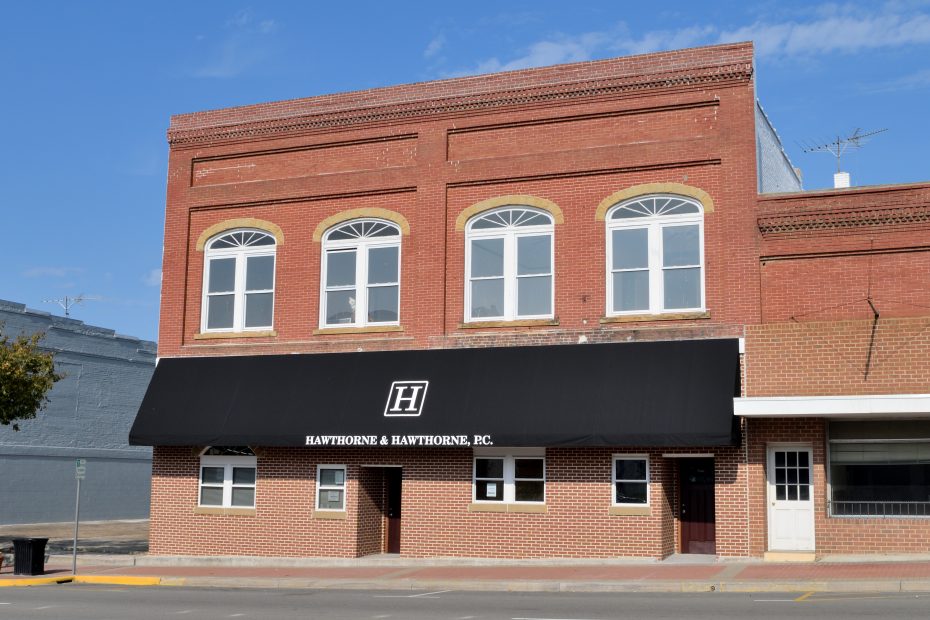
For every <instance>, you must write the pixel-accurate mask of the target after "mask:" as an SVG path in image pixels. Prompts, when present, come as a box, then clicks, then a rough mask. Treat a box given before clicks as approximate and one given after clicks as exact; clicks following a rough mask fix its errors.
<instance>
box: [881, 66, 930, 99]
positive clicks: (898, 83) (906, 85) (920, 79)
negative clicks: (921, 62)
mask: <svg viewBox="0 0 930 620" xmlns="http://www.w3.org/2000/svg"><path fill="white" fill-rule="evenodd" d="M928 87H930V69H924V70H922V71H917V72H915V73H911V74H909V75H904V76H901V77H899V78H895V79H893V80H888V81H887V82H882V83H880V84H876V85H874V86H873V87H872V88H869V89H867V90H869V91H870V92H877V93H883V92H894V91H902V90H917V89H921V88H928Z"/></svg>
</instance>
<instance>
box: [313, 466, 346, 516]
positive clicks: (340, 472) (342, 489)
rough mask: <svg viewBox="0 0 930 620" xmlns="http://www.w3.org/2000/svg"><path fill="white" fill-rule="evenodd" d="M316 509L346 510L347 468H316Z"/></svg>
mask: <svg viewBox="0 0 930 620" xmlns="http://www.w3.org/2000/svg"><path fill="white" fill-rule="evenodd" d="M316 509H317V510H345V509H346V466H345V465H318V466H317V468H316Z"/></svg>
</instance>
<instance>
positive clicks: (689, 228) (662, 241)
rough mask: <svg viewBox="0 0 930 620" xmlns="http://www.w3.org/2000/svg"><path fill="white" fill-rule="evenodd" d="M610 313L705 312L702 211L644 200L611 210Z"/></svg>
mask: <svg viewBox="0 0 930 620" xmlns="http://www.w3.org/2000/svg"><path fill="white" fill-rule="evenodd" d="M606 219H607V314H608V315H622V314H643V313H649V314H660V313H663V312H683V311H700V310H703V309H704V210H703V208H702V207H701V204H700V203H699V202H697V201H695V200H693V199H691V198H686V197H683V196H675V195H656V196H642V197H639V198H635V199H633V200H628V201H626V202H622V203H620V204H618V205H616V206H614V207H612V208H611V209H610V210H609V211H608V212H607V218H606Z"/></svg>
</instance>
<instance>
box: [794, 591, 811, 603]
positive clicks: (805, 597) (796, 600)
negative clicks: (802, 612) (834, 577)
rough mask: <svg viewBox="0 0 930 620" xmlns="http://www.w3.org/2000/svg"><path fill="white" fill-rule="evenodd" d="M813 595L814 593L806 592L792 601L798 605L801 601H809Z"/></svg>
mask: <svg viewBox="0 0 930 620" xmlns="http://www.w3.org/2000/svg"><path fill="white" fill-rule="evenodd" d="M813 594H814V592H807V593H806V594H802V595H801V596H799V597H798V598H796V599H794V602H795V603H800V602H802V601H806V600H807V599H809V598H810V597H811V596H813Z"/></svg>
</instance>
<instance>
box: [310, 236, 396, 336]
mask: <svg viewBox="0 0 930 620" xmlns="http://www.w3.org/2000/svg"><path fill="white" fill-rule="evenodd" d="M363 222H377V223H380V224H386V225H388V226H390V227H391V228H393V229H394V230H395V231H397V234H396V235H392V236H384V237H365V238H360V239H335V240H334V239H330V238H329V235H330V233H332V232H333V231H336V230H338V229H340V228H342V227H343V226H346V225H349V224H360V223H363ZM400 240H401V232H400V227H399V226H398V225H397V224H396V223H394V222H391V221H389V220H379V219H375V218H363V219H358V220H349V221H346V222H340V223H339V224H337V225H335V226H333V227H332V228H330V229H329V230H328V231H326V234H325V235H324V236H323V258H322V260H321V261H320V264H321V273H320V329H338V328H340V327H368V326H376V325H386V326H392V325H400V292H401V265H402V264H403V263H402V260H401V252H402V248H401V243H400ZM377 248H397V282H396V284H395V283H379V284H377V285H374V287H386V286H397V320H396V321H369V320H368V289H369V287H370V286H372V285H369V284H368V254H369V251H370V250H373V249H377ZM349 250H354V251H355V285H354V286H332V287H331V286H328V283H327V282H326V270H327V264H328V261H329V254H330V252H340V251H342V252H346V251H349ZM339 290H344V291H351V290H354V291H355V321H354V322H353V323H327V322H326V303H327V295H326V293H327V292H328V291H339Z"/></svg>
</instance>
